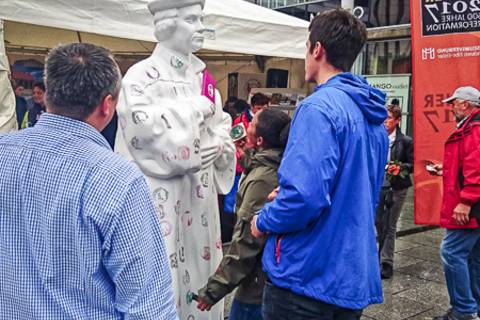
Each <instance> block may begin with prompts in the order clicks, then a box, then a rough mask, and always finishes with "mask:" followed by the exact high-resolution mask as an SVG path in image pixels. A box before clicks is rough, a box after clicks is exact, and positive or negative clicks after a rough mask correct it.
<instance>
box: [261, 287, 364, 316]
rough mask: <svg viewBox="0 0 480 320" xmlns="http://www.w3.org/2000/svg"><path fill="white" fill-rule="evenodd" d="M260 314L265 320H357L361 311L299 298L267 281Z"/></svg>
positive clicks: (302, 297)
mask: <svg viewBox="0 0 480 320" xmlns="http://www.w3.org/2000/svg"><path fill="white" fill-rule="evenodd" d="M262 313H263V318H264V319H265V320H359V319H360V317H361V316H362V310H350V309H344V308H340V307H337V306H334V305H331V304H327V303H324V302H322V301H318V300H314V299H311V298H308V297H304V296H300V295H297V294H295V293H293V292H292V291H290V290H287V289H283V288H280V287H277V286H275V285H274V284H272V283H270V282H268V281H267V282H266V283H265V288H264V289H263V309H262Z"/></svg>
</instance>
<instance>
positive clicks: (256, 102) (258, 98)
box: [251, 92, 270, 107]
mask: <svg viewBox="0 0 480 320" xmlns="http://www.w3.org/2000/svg"><path fill="white" fill-rule="evenodd" d="M269 102H270V99H269V98H268V97H267V96H266V95H264V94H263V93H260V92H258V93H255V94H254V95H253V96H252V99H251V105H252V107H253V106H264V105H266V104H268V103H269Z"/></svg>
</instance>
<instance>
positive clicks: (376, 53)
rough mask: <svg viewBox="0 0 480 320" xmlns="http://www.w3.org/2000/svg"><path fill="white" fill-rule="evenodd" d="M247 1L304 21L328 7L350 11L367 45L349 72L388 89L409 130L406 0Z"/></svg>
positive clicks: (408, 16) (408, 47)
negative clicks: (364, 29) (362, 24)
mask: <svg viewBox="0 0 480 320" xmlns="http://www.w3.org/2000/svg"><path fill="white" fill-rule="evenodd" d="M249 1H250V2H252V3H255V4H257V5H260V6H264V7H268V8H271V9H274V10H277V11H281V12H283V13H286V14H289V15H292V16H295V17H298V18H301V19H305V20H310V19H311V18H312V17H314V16H315V15H316V14H317V13H319V12H322V11H325V10H328V9H332V8H338V7H343V8H345V9H349V10H352V12H353V13H354V14H355V15H356V16H357V17H359V18H360V19H361V20H362V21H364V22H365V24H366V25H367V28H368V41H367V44H366V46H365V48H364V50H363V52H362V53H361V54H360V56H359V58H358V60H357V62H356V63H355V66H354V68H353V70H352V71H353V72H354V73H356V74H361V75H365V76H367V78H369V81H371V82H375V83H379V85H381V86H382V89H384V90H385V91H389V90H390V91H391V92H390V94H389V92H387V95H389V98H390V99H389V102H391V100H393V99H399V100H400V103H401V107H402V111H403V113H404V121H403V123H402V131H404V132H406V133H408V134H411V133H412V117H411V114H412V112H411V100H412V99H411V89H410V87H411V86H410V84H411V81H410V75H411V73H412V62H411V61H412V45H411V33H410V0H249ZM383 80H384V81H383ZM382 81H383V82H382ZM394 87H396V88H397V89H398V88H400V89H401V90H395V88H394ZM406 87H407V88H406ZM400 91H402V92H403V93H399V92H400ZM405 92H407V93H405Z"/></svg>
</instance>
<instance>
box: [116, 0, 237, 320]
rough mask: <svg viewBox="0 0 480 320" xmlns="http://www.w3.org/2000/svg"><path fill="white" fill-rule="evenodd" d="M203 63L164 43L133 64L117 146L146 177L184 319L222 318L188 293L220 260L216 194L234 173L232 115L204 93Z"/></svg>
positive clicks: (123, 97) (219, 306) (220, 307)
mask: <svg viewBox="0 0 480 320" xmlns="http://www.w3.org/2000/svg"><path fill="white" fill-rule="evenodd" d="M163 1H165V0H163ZM168 1H170V0H168ZM168 1H167V2H168ZM174 1H175V2H176V1H180V0H174ZM183 1H187V0H183ZM188 2H189V3H190V2H195V0H193V1H192V0H189V1H188ZM197 2H199V1H197ZM202 5H203V2H202ZM204 69H205V64H204V63H203V62H202V61H200V60H199V59H198V58H196V57H195V56H194V55H192V54H189V55H187V56H184V55H181V54H177V53H176V52H175V51H173V50H171V49H170V48H168V49H167V47H165V45H164V44H162V43H161V42H160V43H159V44H157V46H156V48H155V50H154V52H153V53H152V55H151V56H150V57H149V58H147V59H145V60H143V61H141V62H139V63H137V64H135V65H134V66H132V67H131V68H130V69H129V70H128V72H127V74H126V75H125V77H124V79H123V82H122V90H121V93H120V97H119V103H118V106H117V112H118V116H119V131H118V133H117V138H116V144H115V148H116V151H117V152H118V153H120V154H123V155H125V156H126V157H128V158H130V159H132V160H133V161H135V162H136V163H137V164H138V166H139V167H140V169H141V170H142V171H143V173H144V174H145V175H146V177H147V181H148V183H149V186H150V189H151V191H152V196H153V198H154V201H155V204H156V207H157V210H158V214H159V217H160V220H161V225H162V231H163V235H164V237H165V243H166V246H167V255H168V257H169V259H170V268H171V270H172V278H173V286H174V291H175V295H176V299H177V308H178V314H179V317H180V319H181V320H202V319H215V320H220V319H223V302H222V303H219V304H217V305H215V306H214V307H213V308H212V310H211V311H210V312H201V311H199V310H198V309H197V303H196V302H195V301H192V299H191V294H190V293H196V292H197V291H198V289H200V288H201V287H202V286H203V285H204V284H205V282H207V280H208V277H209V276H210V275H211V274H213V273H214V272H215V269H216V268H217V266H218V265H219V263H220V261H221V259H222V243H221V240H220V239H221V237H220V221H219V212H218V200H217V194H218V193H226V192H228V191H229V190H230V188H231V185H232V184H233V179H234V175H235V155H234V150H235V149H234V145H233V142H232V141H231V139H230V137H229V131H230V127H231V119H230V116H229V115H228V114H226V113H224V112H223V111H222V105H221V99H220V96H219V94H218V92H217V96H216V103H215V105H214V104H213V103H211V101H210V100H208V99H207V98H206V97H203V96H201V85H202V75H203V71H204Z"/></svg>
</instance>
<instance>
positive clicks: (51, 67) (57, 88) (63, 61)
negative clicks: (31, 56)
mask: <svg viewBox="0 0 480 320" xmlns="http://www.w3.org/2000/svg"><path fill="white" fill-rule="evenodd" d="M45 75H46V83H47V92H46V99H45V100H46V102H47V106H48V107H49V108H51V109H52V111H53V112H54V113H56V114H61V115H64V116H67V117H70V118H74V119H77V120H84V119H85V118H87V117H88V116H89V115H90V114H92V112H93V111H94V110H95V108H96V107H97V106H98V105H99V104H100V103H101V102H102V100H103V99H104V98H105V97H106V96H108V95H112V96H113V97H114V98H116V97H117V96H118V93H119V90H120V80H121V76H120V71H119V68H118V65H117V63H116V62H115V60H114V59H113V56H112V55H111V53H110V52H109V51H108V50H106V49H104V48H102V47H98V46H95V45H93V44H89V43H72V44H67V45H62V46H59V47H57V48H55V49H53V50H52V51H51V52H50V53H49V55H48V57H47V62H46V66H45Z"/></svg>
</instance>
